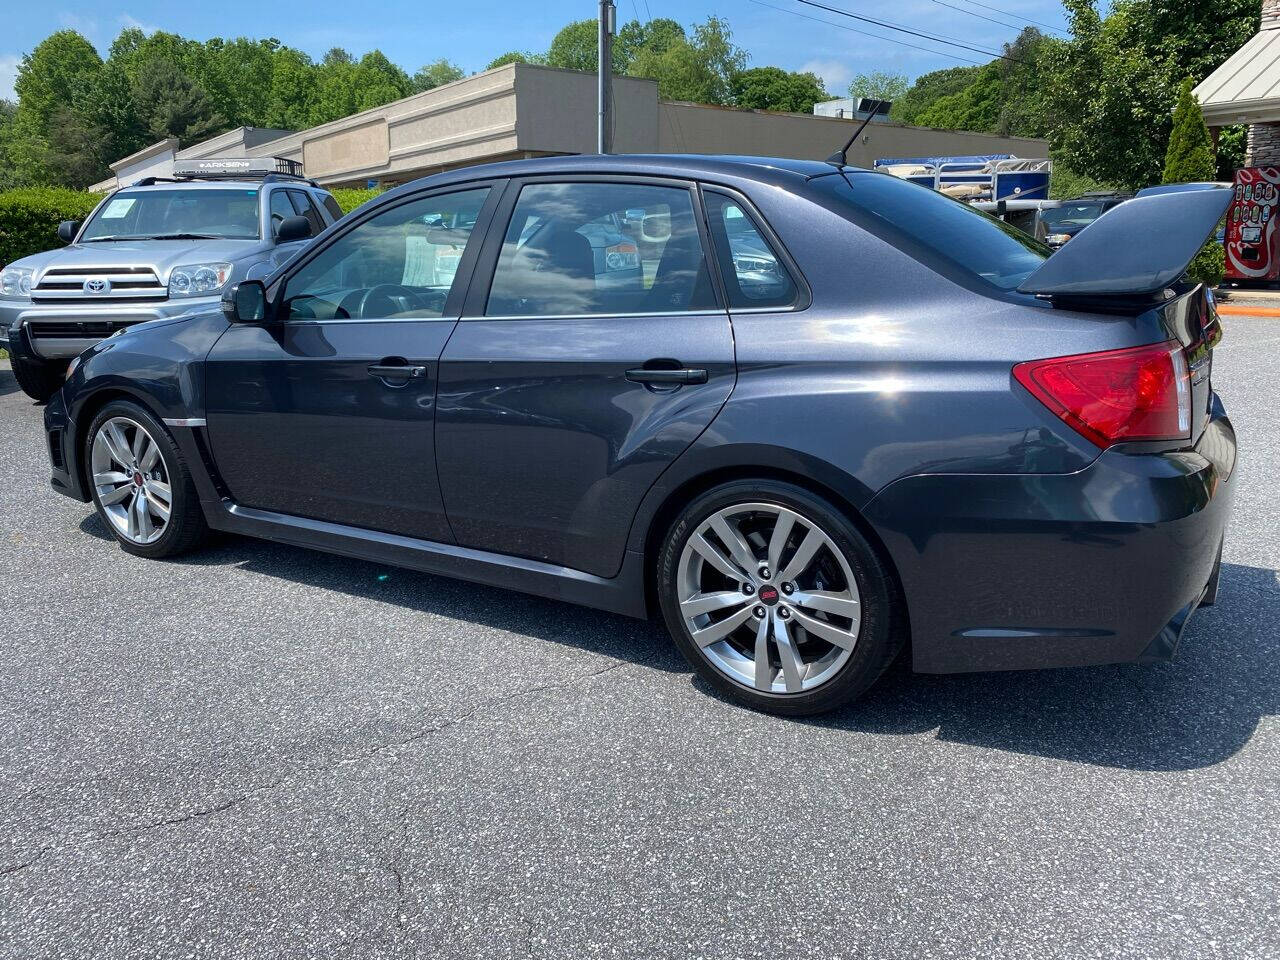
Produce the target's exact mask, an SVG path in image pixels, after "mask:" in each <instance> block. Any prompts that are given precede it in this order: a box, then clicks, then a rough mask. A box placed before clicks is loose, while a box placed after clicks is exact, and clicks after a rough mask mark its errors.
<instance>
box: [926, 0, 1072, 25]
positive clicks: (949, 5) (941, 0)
mask: <svg viewBox="0 0 1280 960" xmlns="http://www.w3.org/2000/svg"><path fill="white" fill-rule="evenodd" d="M931 2H932V3H936V4H937V5H938V6H940V7H946V8H947V9H949V10H956V11H958V12H960V13H963V14H964V15H965V16H967V17H977V18H978V19H979V20H985V21H987V23H994V24H998V25H999V26H1002V27H1008V28H1009V29H1010V30H1021V29H1022V28H1021V27H1019V26H1018V24H1016V23H1006V22H1005V21H1004V20H997V19H996V18H995V17H988V16H987V15H986V14H982V13H977V12H975V11H973V10H966V9H965V8H964V7H957V6H956V5H955V4H954V3H947V2H946V0H931ZM997 12H999V11H997ZM1004 15H1005V16H1013V14H1004ZM1019 19H1020V18H1019ZM1058 32H1059V33H1061V31H1058Z"/></svg>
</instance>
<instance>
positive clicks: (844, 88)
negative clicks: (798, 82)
mask: <svg viewBox="0 0 1280 960" xmlns="http://www.w3.org/2000/svg"><path fill="white" fill-rule="evenodd" d="M800 72H801V73H816V74H817V75H818V76H819V77H820V78H822V83H823V86H825V87H826V88H827V92H828V93H830V94H831V95H832V96H833V97H844V96H848V94H849V81H851V80H852V79H853V71H852V70H850V69H849V68H848V67H847V66H845V64H843V63H841V62H840V61H839V60H810V61H808V62H807V63H803V64H801V65H800Z"/></svg>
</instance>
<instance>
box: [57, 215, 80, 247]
mask: <svg viewBox="0 0 1280 960" xmlns="http://www.w3.org/2000/svg"><path fill="white" fill-rule="evenodd" d="M79 232H80V221H79V220H63V221H62V222H61V223H60V224H58V239H59V240H61V241H62V242H63V243H71V241H73V240H75V238H76V234H77V233H79Z"/></svg>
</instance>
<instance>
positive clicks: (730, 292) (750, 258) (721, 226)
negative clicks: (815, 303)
mask: <svg viewBox="0 0 1280 960" xmlns="http://www.w3.org/2000/svg"><path fill="white" fill-rule="evenodd" d="M704 196H705V197H706V205H707V218H708V220H709V222H710V224H711V236H712V239H713V240H714V241H715V245H716V255H717V257H718V258H719V263H720V274H721V276H722V277H723V278H724V286H725V294H726V295H727V296H728V298H729V306H730V307H736V308H738V309H740V310H741V309H749V308H752V307H756V308H764V307H774V308H786V307H790V306H794V305H795V303H796V284H795V281H794V280H792V278H791V274H790V273H788V272H787V268H786V266H785V265H784V264H783V262H782V260H781V258H780V257H779V256H778V253H777V251H776V250H774V248H773V246H772V245H771V244H770V243H769V241H768V240H766V239H765V236H764V234H763V233H762V232H761V230H760V228H759V227H758V226H756V224H755V221H754V220H753V219H752V218H751V215H750V214H749V213H747V211H746V210H744V209H743V207H742V205H741V204H739V203H738V202H737V201H735V200H733V199H731V198H729V197H727V196H725V195H724V194H720V193H715V192H713V191H707V192H706V193H705V194H704Z"/></svg>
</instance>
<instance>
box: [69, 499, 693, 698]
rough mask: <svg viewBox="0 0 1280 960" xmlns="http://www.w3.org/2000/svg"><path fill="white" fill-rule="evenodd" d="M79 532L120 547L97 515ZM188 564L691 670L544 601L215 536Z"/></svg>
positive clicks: (662, 651)
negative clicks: (228, 569) (259, 576)
mask: <svg viewBox="0 0 1280 960" xmlns="http://www.w3.org/2000/svg"><path fill="white" fill-rule="evenodd" d="M80 529H81V530H82V531H84V532H85V533H87V534H90V535H91V536H94V537H97V538H98V539H100V540H104V541H109V542H111V543H112V544H114V543H115V538H114V537H112V536H111V534H110V533H109V532H108V531H107V528H106V526H105V525H104V524H103V522H102V520H101V518H100V517H99V516H98V514H97V513H96V512H95V513H91V514H89V515H88V516H87V517H85V519H84V520H82V521H81V523H80ZM157 562H164V563H176V564H183V565H187V566H209V567H231V566H234V567H237V568H238V569H241V570H245V571H249V572H252V573H259V574H263V575H266V576H270V577H277V578H279V579H282V580H289V581H292V582H295V583H299V584H304V585H306V586H308V587H315V588H319V589H323V590H334V591H337V592H339V593H344V594H347V595H349V596H352V597H359V598H364V599H372V600H377V601H379V602H381V603H390V604H395V605H396V606H400V607H403V608H404V609H406V610H416V611H419V612H421V613H427V614H432V615H435V616H442V617H450V618H452V619H456V620H464V621H467V622H469V623H476V624H480V625H481V626H485V627H490V628H492V629H496V630H506V631H510V632H512V633H516V634H522V635H524V636H529V637H534V638H537V639H539V640H549V641H552V642H554V643H559V644H564V645H566V646H572V647H577V648H579V649H582V650H586V651H588V652H590V653H595V654H603V655H605V656H611V657H617V658H618V659H620V660H624V661H628V662H631V663H643V664H645V666H647V667H653V668H654V669H658V670H664V671H669V672H673V673H687V672H688V670H689V668H688V665H687V664H686V663H685V662H684V659H683V658H682V657H681V656H680V653H679V651H677V650H676V649H675V647H674V646H673V645H672V643H671V641H670V640H669V639H668V638H667V635H666V633H665V631H663V630H662V629H661V627H659V625H658V624H657V623H656V622H655V623H648V622H645V621H643V620H636V619H633V618H631V617H622V616H618V615H616V614H612V613H605V612H603V611H600V610H591V609H588V608H586V607H579V606H575V605H573V604H570V603H563V602H560V601H557V600H547V599H544V598H542V597H535V596H531V595H529V594H524V593H518V592H515V591H512V590H503V589H500V588H497V587H489V586H485V585H483V584H477V583H468V582H466V581H463V580H455V579H453V578H450V577H440V576H434V575H432V574H429V573H421V572H419V571H416V570H407V569H405V568H403V567H394V566H388V565H385V564H377V563H371V562H369V561H365V560H356V559H351V558H348V557H341V556H336V555H334V554H328V553H322V552H320V551H318V550H308V549H305V548H303V547H294V546H289V545H288V544H281V543H273V542H271V541H268V540H255V539H253V538H250V537H239V536H233V535H230V534H227V535H223V534H218V535H215V536H214V537H213V539H212V540H211V542H210V543H209V545H208V546H207V547H205V548H202V549H200V550H197V551H195V552H193V553H189V554H185V555H183V556H180V557H176V558H174V559H172V560H167V561H157Z"/></svg>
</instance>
